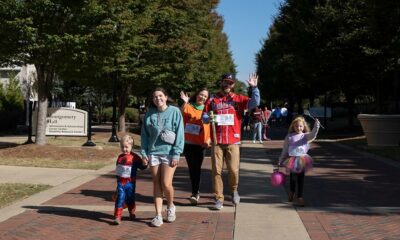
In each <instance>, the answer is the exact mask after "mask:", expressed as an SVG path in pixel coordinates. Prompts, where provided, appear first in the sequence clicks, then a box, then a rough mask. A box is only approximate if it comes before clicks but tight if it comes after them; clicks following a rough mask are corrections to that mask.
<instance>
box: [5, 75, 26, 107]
mask: <svg viewBox="0 0 400 240" xmlns="http://www.w3.org/2000/svg"><path fill="white" fill-rule="evenodd" d="M8 77H9V82H8V84H6V85H4V86H3V85H2V84H0V110H4V111H8V112H10V111H18V110H22V109H23V107H24V96H23V95H22V92H21V88H20V85H19V81H18V79H16V78H15V75H14V74H9V76H8Z"/></svg>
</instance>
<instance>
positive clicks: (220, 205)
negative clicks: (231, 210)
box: [214, 200, 224, 210]
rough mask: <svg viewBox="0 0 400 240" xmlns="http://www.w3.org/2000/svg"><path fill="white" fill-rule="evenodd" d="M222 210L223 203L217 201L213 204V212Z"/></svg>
mask: <svg viewBox="0 0 400 240" xmlns="http://www.w3.org/2000/svg"><path fill="white" fill-rule="evenodd" d="M222 208H224V203H223V202H222V201H220V200H217V201H216V202H215V205H214V209H215V210H221V209H222Z"/></svg>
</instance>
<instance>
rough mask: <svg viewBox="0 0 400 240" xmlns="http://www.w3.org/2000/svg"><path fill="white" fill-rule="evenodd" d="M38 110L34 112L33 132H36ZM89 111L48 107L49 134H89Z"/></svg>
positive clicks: (47, 124)
mask: <svg viewBox="0 0 400 240" xmlns="http://www.w3.org/2000/svg"><path fill="white" fill-rule="evenodd" d="M36 126H37V111H36V110H35V111H34V112H33V114H32V133H33V134H36ZM87 130H88V113H87V112H86V111H84V110H81V109H72V108H64V107H60V108H48V110H47V118H46V135H47V136H87V134H88V132H87Z"/></svg>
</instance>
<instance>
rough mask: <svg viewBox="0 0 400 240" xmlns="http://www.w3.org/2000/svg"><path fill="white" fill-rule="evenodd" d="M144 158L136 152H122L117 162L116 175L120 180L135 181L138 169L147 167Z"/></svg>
mask: <svg viewBox="0 0 400 240" xmlns="http://www.w3.org/2000/svg"><path fill="white" fill-rule="evenodd" d="M146 167H147V166H144V165H143V162H142V158H141V157H140V156H139V155H137V154H136V153H132V152H131V153H128V154H125V153H123V154H120V155H119V156H118V158H117V163H116V169H115V171H116V175H117V181H118V182H125V183H126V182H128V181H129V182H135V181H136V173H137V169H138V168H139V169H142V170H143V169H146Z"/></svg>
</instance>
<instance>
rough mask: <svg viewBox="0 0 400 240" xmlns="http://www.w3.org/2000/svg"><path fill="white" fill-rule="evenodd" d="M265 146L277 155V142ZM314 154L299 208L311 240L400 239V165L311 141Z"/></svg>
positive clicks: (338, 146)
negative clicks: (396, 165) (302, 205)
mask: <svg viewBox="0 0 400 240" xmlns="http://www.w3.org/2000/svg"><path fill="white" fill-rule="evenodd" d="M266 146H267V148H268V149H269V151H268V157H270V158H271V159H277V157H278V155H279V153H280V147H281V146H280V145H279V143H278V142H275V143H273V144H272V143H269V144H267V145H266ZM310 155H311V156H313V158H314V161H315V165H314V167H315V168H314V170H313V172H312V173H311V174H310V175H308V176H306V178H305V189H304V198H305V200H306V204H307V206H306V207H305V208H297V212H298V214H299V216H300V218H301V219H302V221H303V224H304V225H305V227H306V229H307V231H308V234H309V235H310V238H311V239H313V240H324V239H331V240H332V239H335V240H336V239H393V240H394V239H400V201H399V199H400V181H399V174H400V168H398V167H393V166H391V165H388V164H386V163H384V162H382V161H379V160H378V159H377V158H375V157H373V156H372V155H369V154H362V153H360V152H358V151H354V150H351V149H349V148H347V147H343V146H341V145H339V144H336V143H324V142H319V143H317V144H313V147H312V149H311V150H310ZM286 185H287V186H286V189H288V184H286Z"/></svg>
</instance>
